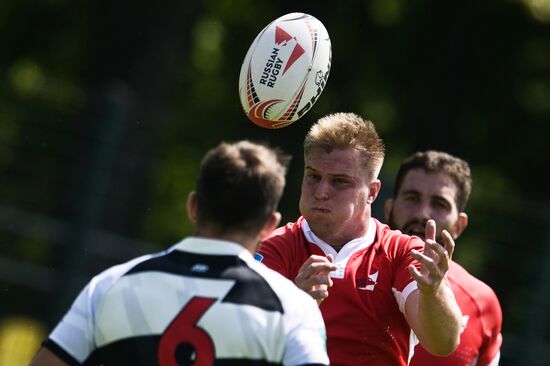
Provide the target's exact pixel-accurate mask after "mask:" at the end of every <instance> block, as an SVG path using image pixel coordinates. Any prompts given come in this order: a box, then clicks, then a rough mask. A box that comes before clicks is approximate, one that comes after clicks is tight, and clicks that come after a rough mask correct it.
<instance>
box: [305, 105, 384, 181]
mask: <svg viewBox="0 0 550 366" xmlns="http://www.w3.org/2000/svg"><path fill="white" fill-rule="evenodd" d="M350 147H351V148H354V149H356V150H358V151H359V152H360V153H361V157H362V160H363V166H364V167H365V168H366V169H367V171H368V172H369V173H370V174H371V178H372V179H374V178H376V177H377V176H378V174H379V173H380V169H381V167H382V163H383V162H384V154H385V148H384V141H383V140H382V139H381V138H380V137H379V136H378V132H376V128H375V127H374V123H372V121H370V120H366V119H364V118H362V117H361V116H359V115H357V114H355V113H333V114H329V115H326V116H324V117H322V118H321V119H319V120H318V121H317V122H316V123H314V124H313V126H311V128H310V130H309V132H308V134H307V135H306V138H305V140H304V156H306V157H307V155H308V154H309V152H310V151H311V150H312V149H313V148H321V149H324V150H326V151H327V152H330V151H332V150H333V149H347V148H350Z"/></svg>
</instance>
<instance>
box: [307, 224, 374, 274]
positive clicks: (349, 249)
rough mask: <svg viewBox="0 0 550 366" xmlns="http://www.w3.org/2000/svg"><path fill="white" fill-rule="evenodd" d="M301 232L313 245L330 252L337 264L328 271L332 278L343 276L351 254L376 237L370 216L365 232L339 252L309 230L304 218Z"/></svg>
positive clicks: (364, 246)
mask: <svg viewBox="0 0 550 366" xmlns="http://www.w3.org/2000/svg"><path fill="white" fill-rule="evenodd" d="M302 232H303V233H304V236H305V237H306V239H307V240H308V241H309V242H310V243H313V244H315V245H317V246H318V247H319V248H321V250H322V251H323V252H324V253H325V255H327V254H332V257H333V258H334V263H335V264H336V265H337V266H338V269H337V270H336V271H334V272H331V273H330V276H331V277H333V278H343V277H344V271H345V268H346V265H347V263H348V260H349V258H350V257H351V255H352V254H353V253H355V252H357V251H359V250H362V249H364V248H367V247H368V246H370V245H371V244H372V243H374V238H375V237H376V222H375V221H374V220H373V219H372V218H370V221H369V228H368V230H367V233H366V234H365V235H364V236H362V237H360V238H356V239H353V240H351V241H349V242H347V243H346V244H345V245H344V246H343V247H342V249H340V251H339V252H336V250H334V248H333V247H332V246H330V245H329V244H327V243H326V242H325V241H323V240H321V239H320V238H319V237H318V236H317V235H315V233H314V232H313V231H312V230H311V228H310V226H309V224H308V223H307V221H306V220H305V219H304V221H303V222H302Z"/></svg>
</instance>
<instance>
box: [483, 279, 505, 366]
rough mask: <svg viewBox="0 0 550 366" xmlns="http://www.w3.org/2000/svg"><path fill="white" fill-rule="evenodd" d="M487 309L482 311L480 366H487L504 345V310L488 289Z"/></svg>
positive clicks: (492, 292)
mask: <svg viewBox="0 0 550 366" xmlns="http://www.w3.org/2000/svg"><path fill="white" fill-rule="evenodd" d="M486 290H487V294H486V295H485V296H484V297H485V298H486V301H485V307H484V308H483V309H481V310H482V319H481V323H482V326H483V345H482V347H481V349H480V350H479V360H478V365H479V366H487V365H490V364H491V361H493V359H494V358H495V356H496V355H497V354H498V352H499V351H500V347H501V345H502V333H501V331H502V310H501V307H500V303H499V301H498V298H497V296H496V294H495V293H494V291H493V290H492V289H491V288H489V287H488V286H487V287H486Z"/></svg>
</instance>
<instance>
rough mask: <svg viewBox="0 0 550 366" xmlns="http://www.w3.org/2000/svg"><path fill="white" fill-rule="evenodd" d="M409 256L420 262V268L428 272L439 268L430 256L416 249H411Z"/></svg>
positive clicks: (437, 270) (435, 271)
mask: <svg viewBox="0 0 550 366" xmlns="http://www.w3.org/2000/svg"><path fill="white" fill-rule="evenodd" d="M411 256H412V257H413V258H414V259H416V260H417V261H418V262H419V263H420V268H424V269H426V270H427V271H428V272H429V273H438V272H439V269H438V268H437V264H436V262H435V261H434V259H433V258H430V257H428V256H426V255H424V254H422V253H420V252H419V251H417V250H414V249H413V250H411Z"/></svg>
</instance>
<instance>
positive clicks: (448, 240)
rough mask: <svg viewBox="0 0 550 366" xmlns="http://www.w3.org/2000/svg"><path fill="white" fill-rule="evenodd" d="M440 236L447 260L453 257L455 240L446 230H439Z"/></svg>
mask: <svg viewBox="0 0 550 366" xmlns="http://www.w3.org/2000/svg"><path fill="white" fill-rule="evenodd" d="M441 237H442V238H443V245H444V246H445V249H446V250H447V253H448V257H449V260H451V259H452V258H453V253H454V251H455V241H454V240H453V237H452V236H451V234H450V233H449V232H448V231H447V230H443V231H442V232H441Z"/></svg>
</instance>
